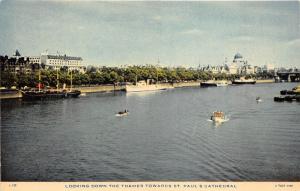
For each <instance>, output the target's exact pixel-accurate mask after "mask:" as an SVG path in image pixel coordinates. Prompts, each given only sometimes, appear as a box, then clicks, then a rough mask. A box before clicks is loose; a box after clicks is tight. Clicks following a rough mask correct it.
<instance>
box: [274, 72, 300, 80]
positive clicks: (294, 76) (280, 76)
mask: <svg viewBox="0 0 300 191" xmlns="http://www.w3.org/2000/svg"><path fill="white" fill-rule="evenodd" d="M276 74H277V76H275V79H276V80H277V81H283V80H284V81H287V82H300V71H291V72H289V71H284V72H280V71H279V72H277V73H276Z"/></svg>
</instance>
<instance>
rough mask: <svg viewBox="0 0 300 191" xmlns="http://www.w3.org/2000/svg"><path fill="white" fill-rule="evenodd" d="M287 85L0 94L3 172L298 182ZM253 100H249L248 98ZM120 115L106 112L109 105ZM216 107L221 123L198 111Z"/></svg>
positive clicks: (13, 176)
mask: <svg viewBox="0 0 300 191" xmlns="http://www.w3.org/2000/svg"><path fill="white" fill-rule="evenodd" d="M294 86H296V84H291V83H286V84H257V85H250V86H247V85H246V86H228V87H226V88H178V89H172V90H167V91H157V92H146V93H133V94H126V93H125V92H116V93H105V94H100V93H93V94H87V96H85V97H80V98H78V99H65V100H49V101H36V102H30V101H21V100H3V101H1V134H2V139H1V145H2V148H1V154H2V155H1V156H2V177H3V180H14V181H15V180H23V181H25V180H40V181H45V180H48V181H62V180H64V181H72V180H82V181H85V180H88V181H101V180H110V181H113V180H114V181H119V180H124V181H126V180H135V181H136V180H177V181H178V180H210V181H212V180H252V181H254V180H290V181H292V180H299V178H300V163H299V161H300V155H299V152H300V141H299V136H300V128H299V122H300V119H299V116H300V104H299V102H293V103H287V102H283V103H277V102H274V101H273V97H274V96H275V95H278V94H279V91H280V90H282V89H291V88H292V87H294ZM257 96H261V97H262V98H263V100H264V101H263V102H260V103H259V104H257V102H256V97H257ZM124 109H128V110H129V111H130V114H129V115H127V116H125V117H116V116H115V114H116V113H117V112H118V111H122V110H124ZM216 110H222V111H224V112H225V114H226V115H228V117H229V119H230V120H229V121H227V122H225V123H222V124H220V125H216V124H214V123H212V122H210V121H208V120H207V119H209V118H210V115H211V114H212V112H213V111H216Z"/></svg>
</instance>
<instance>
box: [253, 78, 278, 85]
mask: <svg viewBox="0 0 300 191" xmlns="http://www.w3.org/2000/svg"><path fill="white" fill-rule="evenodd" d="M274 82H275V80H274V79H267V80H256V83H258V84H262V83H274Z"/></svg>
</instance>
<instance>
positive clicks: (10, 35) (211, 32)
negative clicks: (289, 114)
mask: <svg viewBox="0 0 300 191" xmlns="http://www.w3.org/2000/svg"><path fill="white" fill-rule="evenodd" d="M299 13H300V6H299V2H298V1H290V2H100V1H98V2H95V1H90V2H78V1H76V2H70V1H61V2H60V1H52V2H51V1H42V2H39V1H31V0H30V1H8V0H2V1H0V28H1V30H0V55H9V56H11V55H12V54H13V53H14V51H15V50H16V49H18V50H19V51H20V53H21V54H22V55H24V56H37V55H39V54H40V53H41V52H44V51H45V50H46V49H47V50H48V51H49V53H56V52H57V51H59V52H60V53H61V54H67V55H71V56H80V57H82V58H83V60H84V63H86V64H88V65H99V66H102V65H107V66H121V65H129V64H137V65H139V64H141V65H144V64H157V62H158V58H159V60H160V64H161V65H163V66H187V67H196V66H198V65H199V64H200V65H201V66H205V65H208V64H209V65H220V64H222V63H223V62H224V59H225V58H227V60H228V62H229V63H230V62H231V61H232V60H233V57H234V55H235V54H236V53H237V52H239V53H241V54H242V55H243V56H244V58H245V59H246V60H248V62H249V64H251V65H258V66H261V65H264V64H274V65H275V66H277V67H280V66H283V67H300V63H299V61H300V54H299V53H298V52H299V48H300V22H299V21H300V14H299Z"/></svg>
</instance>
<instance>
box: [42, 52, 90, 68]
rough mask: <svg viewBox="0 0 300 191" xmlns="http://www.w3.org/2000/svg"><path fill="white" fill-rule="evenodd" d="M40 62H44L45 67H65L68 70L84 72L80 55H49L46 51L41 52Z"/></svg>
mask: <svg viewBox="0 0 300 191" xmlns="http://www.w3.org/2000/svg"><path fill="white" fill-rule="evenodd" d="M41 64H45V66H46V68H52V69H60V68H63V67H67V69H68V70H78V71H79V72H85V68H86V67H85V66H84V65H83V63H82V58H81V57H74V56H67V55H49V54H48V53H45V54H41Z"/></svg>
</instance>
